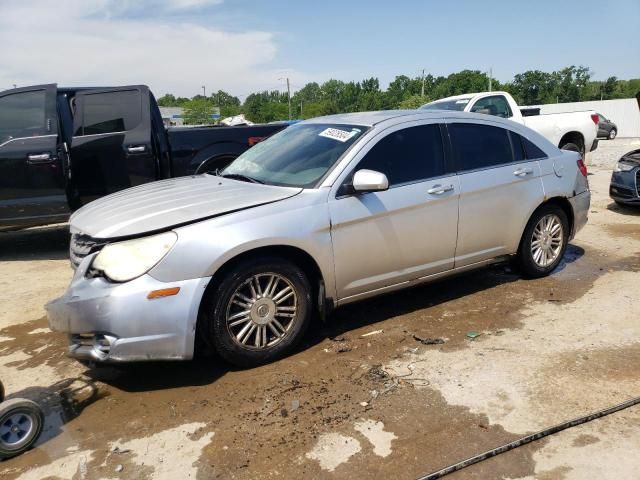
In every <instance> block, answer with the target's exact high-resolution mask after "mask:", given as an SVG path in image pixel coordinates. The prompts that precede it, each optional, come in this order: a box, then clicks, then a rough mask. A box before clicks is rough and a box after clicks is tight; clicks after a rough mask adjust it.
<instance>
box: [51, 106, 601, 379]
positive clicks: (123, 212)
mask: <svg viewBox="0 0 640 480" xmlns="http://www.w3.org/2000/svg"><path fill="white" fill-rule="evenodd" d="M586 174H587V172H586V167H585V166H584V163H583V161H582V159H581V158H580V155H579V154H578V153H576V152H570V151H561V150H558V149H557V148H556V147H555V146H554V145H552V144H551V143H549V142H548V141H547V140H545V139H544V138H543V137H541V136H540V135H538V134H537V133H535V132H534V131H532V130H530V129H528V128H526V127H524V126H521V125H518V124H516V123H514V122H511V121H509V120H503V119H500V118H496V117H488V116H486V115H480V114H470V113H458V112H444V111H442V112H438V111H433V112H419V111H387V112H369V113H354V114H344V115H335V116H329V117H322V118H317V119H313V120H309V121H305V122H302V123H299V124H296V125H293V126H291V127H289V128H287V129H285V130H283V131H281V132H279V133H277V134H276V135H274V136H272V137H270V138H269V139H267V140H265V141H264V142H262V143H260V144H258V145H256V146H255V147H253V148H252V149H250V150H248V151H247V152H245V153H244V154H242V155H241V156H240V157H239V158H238V159H237V160H235V161H234V162H233V163H232V164H231V165H230V166H229V167H227V168H226V169H225V170H224V171H222V172H220V173H218V174H217V175H212V174H205V175H199V176H194V177H183V178H177V179H171V180H165V181H161V182H155V183H152V184H147V185H143V186H140V187H136V188H132V189H129V190H125V191H123V192H119V193H116V194H113V195H111V196H109V197H105V198H102V199H100V200H97V201H95V202H93V203H90V204H89V205H87V206H85V207H83V208H82V209H80V210H79V211H78V212H76V213H75V214H74V215H73V217H72V219H71V233H72V241H71V261H72V264H73V266H74V268H75V269H76V271H75V275H74V277H73V280H72V282H71V285H70V286H69V289H68V291H67V292H66V293H65V294H64V295H63V296H62V297H60V298H58V299H56V300H54V301H52V302H50V303H49V304H48V305H47V307H46V308H47V312H48V317H49V324H50V326H51V328H52V329H53V330H58V331H63V332H67V333H69V335H70V346H69V352H70V354H71V355H72V356H74V357H76V358H79V359H82V360H90V361H98V362H113V361H132V360H156V359H189V358H191V357H192V356H193V355H194V345H196V344H202V345H206V346H207V347H209V348H210V349H212V350H214V351H215V352H216V353H217V354H218V355H219V356H221V357H222V358H224V359H226V360H227V361H229V362H232V363H234V364H237V365H241V366H253V365H258V364H261V363H264V362H268V361H271V360H274V359H276V358H278V357H280V356H282V355H285V354H286V353H287V352H290V351H291V350H292V348H294V346H295V345H296V343H298V342H299V340H300V338H301V337H302V336H303V334H304V332H305V330H306V329H307V327H308V326H309V324H310V322H312V321H313V320H314V319H315V318H319V317H320V316H321V315H323V314H324V313H326V312H328V311H330V310H331V309H332V308H334V307H338V306H340V305H344V304H347V303H350V302H354V301H356V300H360V299H364V298H367V297H371V296H374V295H379V294H381V293H384V292H389V291H392V290H396V289H400V288H404V287H408V286H411V285H415V284H417V283H421V282H428V281H431V280H435V279H439V278H442V277H445V276H448V275H452V274H455V273H459V272H461V271H465V270H471V269H475V268H478V267H482V266H484V265H487V264H489V263H491V262H496V261H502V260H505V259H508V258H510V257H513V256H515V257H517V261H518V263H519V265H520V268H521V270H522V273H523V274H524V275H526V276H530V277H539V276H543V275H548V274H549V273H551V272H552V271H553V270H554V269H555V268H556V266H557V265H558V263H559V262H560V261H561V259H562V256H563V254H564V252H565V248H566V246H567V242H568V241H569V240H570V239H571V238H572V237H573V235H575V233H576V232H577V231H578V230H579V229H580V228H581V227H582V226H583V225H584V224H585V223H586V221H587V212H588V210H589V202H590V194H589V188H588V183H587V177H586Z"/></svg>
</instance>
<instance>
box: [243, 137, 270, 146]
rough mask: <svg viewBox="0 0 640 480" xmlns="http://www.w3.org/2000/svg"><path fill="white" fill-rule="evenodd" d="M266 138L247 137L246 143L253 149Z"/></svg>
mask: <svg viewBox="0 0 640 480" xmlns="http://www.w3.org/2000/svg"><path fill="white" fill-rule="evenodd" d="M265 138H267V137H249V140H248V143H249V146H250V147H253V146H254V145H255V144H256V143H260V142H261V141H262V140H264V139H265Z"/></svg>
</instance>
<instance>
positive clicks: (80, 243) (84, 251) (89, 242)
mask: <svg viewBox="0 0 640 480" xmlns="http://www.w3.org/2000/svg"><path fill="white" fill-rule="evenodd" d="M103 245H104V244H103V243H100V242H97V241H95V240H94V239H92V238H91V237H90V236H89V235H84V234H82V233H74V234H72V235H71V242H70V243H69V259H70V260H71V267H72V268H73V269H74V270H75V269H76V268H78V265H80V262H82V260H83V259H84V257H86V256H87V255H89V254H90V253H92V252H95V251H96V250H99V249H100V248H102V246H103Z"/></svg>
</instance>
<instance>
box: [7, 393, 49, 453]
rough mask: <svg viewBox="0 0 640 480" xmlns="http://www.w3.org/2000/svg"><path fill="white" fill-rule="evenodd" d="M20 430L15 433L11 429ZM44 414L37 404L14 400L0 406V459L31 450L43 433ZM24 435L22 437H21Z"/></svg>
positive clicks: (18, 399) (19, 399) (20, 399)
mask: <svg viewBox="0 0 640 480" xmlns="http://www.w3.org/2000/svg"><path fill="white" fill-rule="evenodd" d="M13 426H15V427H16V428H18V431H17V432H15V433H14V432H13V431H12V430H11V427H13ZM43 426H44V414H43V413H42V409H41V408H40V407H39V406H38V404H37V403H35V402H32V401H31V400H25V399H22V398H14V399H12V400H8V401H6V402H3V403H2V404H1V405H0V459H5V458H11V457H15V456H16V455H20V454H21V453H22V452H26V451H27V450H29V449H30V448H31V447H32V446H33V444H34V443H36V440H37V439H38V437H39V436H40V434H41V433H42V427H43ZM21 435H22V436H21Z"/></svg>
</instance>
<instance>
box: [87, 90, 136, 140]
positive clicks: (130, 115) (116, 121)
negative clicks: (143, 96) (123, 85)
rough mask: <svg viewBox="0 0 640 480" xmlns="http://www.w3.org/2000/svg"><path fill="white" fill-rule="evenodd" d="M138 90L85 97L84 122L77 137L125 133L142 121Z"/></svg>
mask: <svg viewBox="0 0 640 480" xmlns="http://www.w3.org/2000/svg"><path fill="white" fill-rule="evenodd" d="M141 109H142V105H141V103H140V94H139V93H138V91H137V90H125V91H120V92H105V93H93V94H90V95H87V96H85V97H84V107H83V112H82V113H83V122H82V125H81V126H80V127H79V128H78V131H76V135H97V134H101V133H115V132H125V131H127V130H132V129H133V128H135V127H137V126H138V125H139V124H140V121H141V117H142V116H141Z"/></svg>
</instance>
